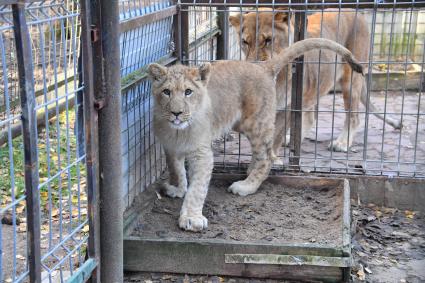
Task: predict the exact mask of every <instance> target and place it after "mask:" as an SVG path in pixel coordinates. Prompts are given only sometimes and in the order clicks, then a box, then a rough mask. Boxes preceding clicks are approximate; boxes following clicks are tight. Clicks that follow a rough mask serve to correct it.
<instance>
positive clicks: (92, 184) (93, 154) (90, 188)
mask: <svg viewBox="0 0 425 283" xmlns="http://www.w3.org/2000/svg"><path fill="white" fill-rule="evenodd" d="M90 2H91V1H90V0H83V1H81V24H82V30H81V44H82V57H83V58H82V62H84V64H83V69H82V71H83V80H84V97H83V99H84V126H85V152H86V170H87V196H88V197H87V200H88V216H89V227H90V229H89V239H88V249H87V253H88V257H89V258H92V259H95V260H96V263H97V267H96V269H95V270H94V271H93V273H92V277H91V278H90V282H92V283H95V282H97V283H99V282H101V281H100V265H99V263H100V221H99V214H100V213H99V166H98V165H99V156H98V147H99V140H98V139H99V137H98V126H97V120H98V115H97V111H96V109H95V107H94V105H95V99H94V73H93V50H92V42H91V40H92V34H91V33H92V30H91V15H90Z"/></svg>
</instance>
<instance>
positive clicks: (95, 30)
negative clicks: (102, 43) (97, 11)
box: [90, 26, 100, 42]
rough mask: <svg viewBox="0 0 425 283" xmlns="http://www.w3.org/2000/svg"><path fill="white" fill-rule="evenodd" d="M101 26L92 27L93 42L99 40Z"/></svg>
mask: <svg viewBox="0 0 425 283" xmlns="http://www.w3.org/2000/svg"><path fill="white" fill-rule="evenodd" d="M99 33H100V32H99V28H98V27H96V26H92V27H91V29H90V37H91V42H96V41H98V40H99V37H100V34H99Z"/></svg>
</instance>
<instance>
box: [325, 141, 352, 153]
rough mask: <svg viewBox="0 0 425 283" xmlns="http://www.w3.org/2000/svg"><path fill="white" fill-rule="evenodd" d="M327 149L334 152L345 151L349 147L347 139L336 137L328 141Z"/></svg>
mask: <svg viewBox="0 0 425 283" xmlns="http://www.w3.org/2000/svg"><path fill="white" fill-rule="evenodd" d="M328 149H329V150H330V151H335V152H347V151H348V150H349V149H350V147H349V146H348V143H347V141H344V140H342V141H341V140H339V139H336V140H334V141H332V142H330V143H329V145H328Z"/></svg>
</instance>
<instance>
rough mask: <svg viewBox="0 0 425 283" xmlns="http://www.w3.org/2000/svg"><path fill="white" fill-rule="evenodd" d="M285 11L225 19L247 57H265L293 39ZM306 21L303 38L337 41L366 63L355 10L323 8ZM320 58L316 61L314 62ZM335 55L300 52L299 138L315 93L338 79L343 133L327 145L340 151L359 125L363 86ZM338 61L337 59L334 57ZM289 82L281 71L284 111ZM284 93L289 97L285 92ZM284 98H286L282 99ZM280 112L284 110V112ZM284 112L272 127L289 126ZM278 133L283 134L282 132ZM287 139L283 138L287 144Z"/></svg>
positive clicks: (363, 32)
mask: <svg viewBox="0 0 425 283" xmlns="http://www.w3.org/2000/svg"><path fill="white" fill-rule="evenodd" d="M268 11H270V12H268ZM288 15H289V13H288V12H286V11H285V12H277V13H273V12H272V11H271V10H270V9H262V10H261V11H259V12H258V13H255V12H250V13H247V14H242V15H241V14H238V15H234V16H230V17H229V20H230V23H231V25H232V26H233V27H234V28H235V31H236V33H237V34H238V36H239V41H240V44H241V48H242V50H243V52H244V54H245V56H246V58H245V59H246V60H249V61H253V60H261V61H266V60H268V59H270V58H271V57H272V55H273V56H275V55H276V54H278V53H279V52H280V51H281V50H282V49H283V48H285V47H287V46H288V45H289V44H290V42H291V41H292V39H293V25H291V24H289V22H290V21H289V20H288ZM257 20H258V25H257ZM307 22H308V24H307V34H306V38H315V37H322V38H327V39H331V40H334V41H337V42H338V43H340V44H341V45H343V46H345V47H346V48H347V49H348V50H350V51H351V52H352V53H353V55H354V57H356V58H357V59H358V60H359V61H360V62H367V61H368V58H369V46H370V33H369V30H368V25H367V22H366V20H365V18H364V17H363V16H362V15H360V14H359V13H357V12H355V11H354V10H343V11H342V12H341V13H338V10H331V9H327V10H325V11H324V12H323V13H317V14H313V15H309V16H308V21H307ZM241 23H242V25H241ZM257 32H258V33H257ZM257 35H258V36H257ZM319 57H320V64H317V62H319ZM335 57H336V56H335V53H333V52H331V51H328V50H315V51H310V52H307V53H306V54H305V55H304V62H306V63H305V64H304V82H303V88H304V89H303V110H304V112H303V117H302V139H303V138H304V137H305V136H306V134H307V133H308V132H309V131H310V129H311V127H312V126H313V124H314V122H315V112H314V110H315V107H316V105H317V103H318V98H317V93H318V94H319V97H321V96H323V95H326V94H327V93H329V91H331V90H332V88H334V85H335V83H337V82H339V83H340V84H341V90H342V94H343V99H344V108H345V111H346V117H345V123H344V128H343V130H342V132H341V133H340V135H339V136H338V138H337V139H336V140H334V141H331V143H330V144H329V149H330V150H334V151H344V152H345V151H348V149H349V148H350V146H351V144H352V142H353V137H354V134H355V133H356V131H357V130H358V128H359V126H360V121H359V114H358V111H359V102H360V101H361V102H362V103H363V104H364V105H366V104H367V87H366V81H365V79H364V77H363V76H362V75H361V74H358V73H353V74H352V71H351V69H350V67H349V66H348V65H347V64H335ZM337 60H338V61H340V57H339V56H338V59H337ZM308 62H311V63H308ZM290 80H291V74H288V72H287V68H284V69H282V71H281V72H280V73H279V74H278V77H277V81H276V92H277V95H278V96H280V97H281V99H278V100H280V101H286V102H287V103H286V104H284V105H279V108H280V109H285V108H286V106H287V105H290V96H291V95H290V93H291V81H290ZM319 82H320V83H319ZM287 93H288V94H289V95H286V94H287ZM285 96H286V97H287V99H285V98H284V97H285ZM282 97H283V98H282ZM369 111H371V112H372V113H373V114H374V115H376V116H377V117H378V118H380V119H382V120H384V121H385V122H387V123H388V124H390V125H391V126H393V127H394V128H395V129H400V128H401V123H400V121H396V120H394V119H391V118H390V117H388V116H384V115H382V114H380V113H379V110H378V109H377V108H376V107H375V106H374V105H373V104H372V103H369ZM285 112H288V113H286V115H285ZM289 114H290V113H289V111H280V113H278V117H277V124H278V125H277V126H276V127H277V128H276V129H285V128H286V129H289V128H290V123H289V120H290V115H289ZM285 116H286V118H285ZM286 125H288V126H286ZM278 131H279V130H278ZM279 132H281V133H283V132H284V131H283V130H282V131H279ZM282 139H283V137H282ZM288 141H289V138H288V136H287V138H286V143H288Z"/></svg>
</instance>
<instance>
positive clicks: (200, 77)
mask: <svg viewBox="0 0 425 283" xmlns="http://www.w3.org/2000/svg"><path fill="white" fill-rule="evenodd" d="M209 71H210V64H206V65H203V66H201V67H199V68H190V67H186V66H183V65H175V66H172V67H169V68H166V67H163V66H161V65H158V64H151V65H149V68H148V73H149V77H150V79H151V81H152V94H153V96H154V99H155V103H156V108H155V111H159V112H160V113H156V114H157V115H156V116H155V117H156V118H158V117H159V119H162V120H163V121H164V122H166V123H167V124H168V125H169V126H170V127H171V128H173V129H179V130H182V129H185V128H187V127H188V126H189V125H190V124H191V123H192V122H193V120H194V119H197V118H200V117H199V116H200V115H199V114H202V112H205V103H204V102H205V99H206V95H207V90H206V84H207V82H208V77H209Z"/></svg>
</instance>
